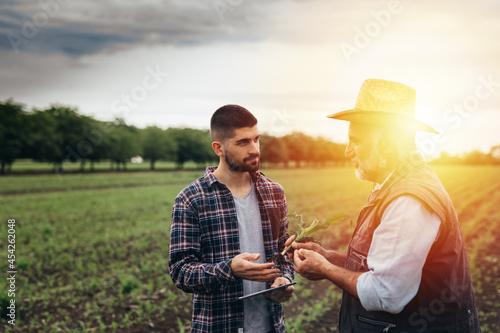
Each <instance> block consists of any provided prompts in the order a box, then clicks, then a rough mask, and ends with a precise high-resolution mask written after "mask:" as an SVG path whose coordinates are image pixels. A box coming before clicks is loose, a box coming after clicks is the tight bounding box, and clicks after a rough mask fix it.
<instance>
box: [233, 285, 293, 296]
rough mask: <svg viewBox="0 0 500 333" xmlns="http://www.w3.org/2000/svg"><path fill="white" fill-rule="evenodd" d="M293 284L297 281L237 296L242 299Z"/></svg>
mask: <svg viewBox="0 0 500 333" xmlns="http://www.w3.org/2000/svg"><path fill="white" fill-rule="evenodd" d="M294 284H297V281H293V282H292V283H289V284H284V285H281V286H277V287H275V288H269V289H264V290H261V291H258V292H256V293H253V294H248V295H245V296H241V297H238V299H239V300H242V299H246V298H249V297H254V296H257V295H262V294H265V293H269V292H273V291H276V290H280V289H283V288H286V287H288V286H293V285H294Z"/></svg>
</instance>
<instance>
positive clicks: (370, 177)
mask: <svg viewBox="0 0 500 333" xmlns="http://www.w3.org/2000/svg"><path fill="white" fill-rule="evenodd" d="M353 161H354V162H357V163H358V166H357V167H356V177H358V178H359V179H360V180H365V181H368V182H376V176H377V174H378V173H379V169H380V168H383V167H385V165H386V163H387V161H386V160H385V158H383V157H382V156H381V155H380V154H379V151H378V149H374V150H373V151H372V153H371V154H370V157H369V158H368V159H367V160H365V161H361V160H359V159H353Z"/></svg>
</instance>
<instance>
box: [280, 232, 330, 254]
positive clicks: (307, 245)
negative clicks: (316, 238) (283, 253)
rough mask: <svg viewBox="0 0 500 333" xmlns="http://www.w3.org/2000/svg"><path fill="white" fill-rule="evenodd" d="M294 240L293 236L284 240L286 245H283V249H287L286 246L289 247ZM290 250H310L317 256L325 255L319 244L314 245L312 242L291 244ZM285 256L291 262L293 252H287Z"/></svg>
mask: <svg viewBox="0 0 500 333" xmlns="http://www.w3.org/2000/svg"><path fill="white" fill-rule="evenodd" d="M294 239H295V235H293V236H291V237H290V238H288V239H287V240H286V243H285V247H287V246H288V245H290V244H291V243H292V242H293V240H294ZM292 248H293V249H294V250H298V249H307V250H312V251H314V252H317V253H319V254H321V255H322V256H323V257H324V256H325V255H326V252H327V251H326V250H325V249H324V248H323V247H322V246H321V245H319V244H317V243H314V242H300V243H299V242H294V243H293V244H292ZM287 255H288V258H289V259H290V260H293V252H292V251H290V252H287Z"/></svg>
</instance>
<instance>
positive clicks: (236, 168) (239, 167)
mask: <svg viewBox="0 0 500 333" xmlns="http://www.w3.org/2000/svg"><path fill="white" fill-rule="evenodd" d="M224 158H225V159H226V163H227V165H228V166H229V169H230V170H231V171H233V172H247V171H248V172H253V171H257V170H259V158H260V154H254V155H250V156H248V157H245V158H244V159H243V161H242V162H240V161H238V160H236V159H235V158H233V155H232V154H231V153H230V152H228V151H226V153H225V155H224ZM254 158H257V159H256V160H255V161H254V162H253V163H252V164H247V163H246V162H247V161H250V160H252V159H254Z"/></svg>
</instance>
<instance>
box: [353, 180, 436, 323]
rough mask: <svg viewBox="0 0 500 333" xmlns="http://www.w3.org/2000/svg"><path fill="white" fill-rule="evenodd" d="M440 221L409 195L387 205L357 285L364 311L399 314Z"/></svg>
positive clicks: (414, 290)
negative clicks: (365, 268) (365, 266)
mask: <svg viewBox="0 0 500 333" xmlns="http://www.w3.org/2000/svg"><path fill="white" fill-rule="evenodd" d="M379 187H380V185H379V186H378V188H379ZM378 188H376V189H375V190H377V189H378ZM440 224H441V220H440V219H439V217H438V216H437V215H436V214H435V213H433V212H430V211H429V210H428V209H427V208H426V207H425V206H424V205H423V204H422V202H420V201H419V200H418V199H417V198H415V197H413V196H411V195H403V196H400V197H398V198H396V199H395V200H394V201H393V202H392V203H391V204H389V206H388V207H387V208H386V210H385V211H384V214H383V215H382V219H381V222H380V225H379V226H378V227H377V228H376V229H375V232H374V233H373V239H372V243H371V246H370V250H369V252H368V257H367V265H368V269H369V270H368V272H366V273H363V274H362V275H360V276H359V278H358V282H357V286H356V288H357V292H358V296H359V299H360V301H361V304H362V305H363V307H364V308H365V309H366V310H368V311H386V312H390V313H399V312H401V311H402V310H403V308H404V307H405V306H406V305H407V304H408V303H409V302H410V301H411V300H412V298H413V297H414V296H415V295H416V294H417V291H418V288H419V285H420V280H421V278H422V267H423V266H424V263H425V260H426V259H427V254H428V253H429V250H430V248H431V246H432V244H433V243H434V241H435V240H436V238H437V236H438V233H439V227H440Z"/></svg>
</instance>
